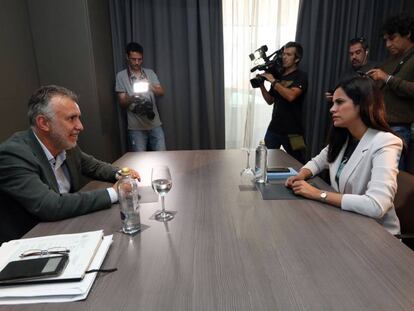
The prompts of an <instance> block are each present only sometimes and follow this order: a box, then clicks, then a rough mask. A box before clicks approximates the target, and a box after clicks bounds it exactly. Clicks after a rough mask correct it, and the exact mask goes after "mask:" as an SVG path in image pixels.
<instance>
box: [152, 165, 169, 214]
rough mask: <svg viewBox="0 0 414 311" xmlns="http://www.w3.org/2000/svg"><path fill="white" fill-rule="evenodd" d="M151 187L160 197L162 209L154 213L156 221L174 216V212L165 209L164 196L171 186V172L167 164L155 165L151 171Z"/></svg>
mask: <svg viewBox="0 0 414 311" xmlns="http://www.w3.org/2000/svg"><path fill="white" fill-rule="evenodd" d="M151 184H152V189H154V191H155V192H156V193H157V194H158V195H159V196H160V197H161V204H162V209H161V211H159V212H157V213H156V214H155V219H156V220H158V221H169V220H171V219H173V218H174V214H173V213H171V212H169V211H166V210H165V202H164V200H165V198H164V197H165V196H166V194H167V193H168V191H170V190H171V187H172V179H171V173H170V169H169V168H168V166H156V167H153V168H152V171H151Z"/></svg>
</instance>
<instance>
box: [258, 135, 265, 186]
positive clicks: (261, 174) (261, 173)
mask: <svg viewBox="0 0 414 311" xmlns="http://www.w3.org/2000/svg"><path fill="white" fill-rule="evenodd" d="M255 177H256V182H257V183H259V184H264V183H266V182H267V148H266V146H265V142H264V140H261V141H260V144H259V146H258V147H257V148H256V165H255Z"/></svg>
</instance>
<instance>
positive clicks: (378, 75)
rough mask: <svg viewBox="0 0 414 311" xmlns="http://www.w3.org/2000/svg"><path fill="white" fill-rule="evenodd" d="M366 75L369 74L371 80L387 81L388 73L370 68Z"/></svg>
mask: <svg viewBox="0 0 414 311" xmlns="http://www.w3.org/2000/svg"><path fill="white" fill-rule="evenodd" d="M367 75H369V76H370V77H371V78H372V79H373V80H375V81H382V82H385V81H387V79H388V77H389V74H388V73H386V72H384V71H382V70H381V69H378V68H377V69H371V70H369V71H368V72H367Z"/></svg>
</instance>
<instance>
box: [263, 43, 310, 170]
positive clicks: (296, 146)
mask: <svg viewBox="0 0 414 311" xmlns="http://www.w3.org/2000/svg"><path fill="white" fill-rule="evenodd" d="M302 54H303V48H302V46H301V45H300V44H299V43H297V42H288V43H287V44H286V45H285V46H284V49H283V74H282V75H281V76H280V77H275V75H274V74H272V73H270V72H265V73H263V74H261V76H262V77H264V78H265V79H266V80H267V81H269V82H270V84H271V87H270V89H269V90H266V88H265V86H264V83H262V84H261V85H260V90H261V92H262V95H263V98H264V99H265V100H266V102H267V103H268V104H269V105H272V104H273V103H274V104H275V105H274V107H273V113H272V120H271V121H270V124H269V127H268V129H267V132H266V135H265V144H266V147H267V148H269V149H278V148H280V146H281V145H282V146H283V148H284V149H285V150H286V152H287V153H288V154H290V155H291V156H293V157H294V158H295V159H297V160H298V161H300V162H302V163H303V162H304V160H305V159H304V153H305V142H304V138H303V128H302V104H303V99H304V97H305V93H306V89H307V86H308V79H307V76H306V74H305V73H304V72H303V71H300V70H299V69H298V64H299V62H300V60H301V58H302ZM273 72H276V71H275V70H273Z"/></svg>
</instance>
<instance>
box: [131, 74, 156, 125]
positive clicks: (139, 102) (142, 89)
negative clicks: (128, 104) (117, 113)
mask: <svg viewBox="0 0 414 311" xmlns="http://www.w3.org/2000/svg"><path fill="white" fill-rule="evenodd" d="M148 90H149V82H148V81H142V80H141V81H136V82H134V84H133V91H134V97H133V100H132V103H133V104H134V105H135V106H134V107H133V108H132V109H131V111H132V112H134V113H136V114H137V115H139V116H144V117H147V118H148V119H150V120H154V118H155V113H154V109H153V105H152V101H151V99H150V98H147V97H146V96H144V94H146V93H148Z"/></svg>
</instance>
